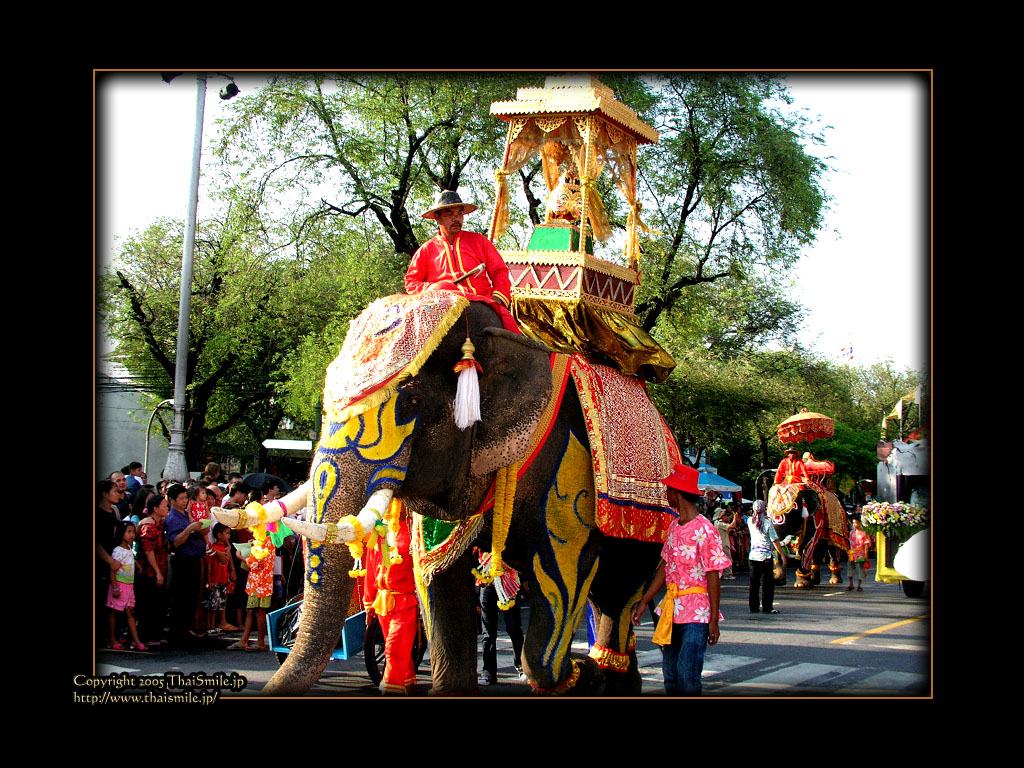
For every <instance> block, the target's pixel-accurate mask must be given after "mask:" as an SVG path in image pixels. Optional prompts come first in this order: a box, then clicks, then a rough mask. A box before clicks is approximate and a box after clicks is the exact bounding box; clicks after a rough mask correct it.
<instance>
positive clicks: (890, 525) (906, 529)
mask: <svg viewBox="0 0 1024 768" xmlns="http://www.w3.org/2000/svg"><path fill="white" fill-rule="evenodd" d="M860 522H861V526H862V527H863V528H864V530H865V531H866V532H867V533H869V534H871V535H872V536H874V535H875V534H876V533H881V534H883V535H885V536H899V537H901V538H909V537H910V536H913V535H914V534H915V533H917V532H918V531H922V530H924V529H925V528H927V527H928V510H927V509H925V508H924V507H919V506H917V505H916V504H908V503H907V502H905V501H897V502H895V503H893V504H890V503H889V502H888V501H873V502H871V503H870V504H865V505H864V507H863V508H862V509H861V515H860Z"/></svg>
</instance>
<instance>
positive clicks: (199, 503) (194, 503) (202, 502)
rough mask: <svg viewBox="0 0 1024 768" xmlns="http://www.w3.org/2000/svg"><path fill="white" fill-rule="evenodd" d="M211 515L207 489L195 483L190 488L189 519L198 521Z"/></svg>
mask: <svg viewBox="0 0 1024 768" xmlns="http://www.w3.org/2000/svg"><path fill="white" fill-rule="evenodd" d="M209 517H210V507H209V506H208V505H207V503H206V489H205V488H204V487H203V486H201V485H193V486H192V487H191V488H189V489H188V519H189V520H190V521H192V522H194V523H196V522H199V521H200V520H207V519H209Z"/></svg>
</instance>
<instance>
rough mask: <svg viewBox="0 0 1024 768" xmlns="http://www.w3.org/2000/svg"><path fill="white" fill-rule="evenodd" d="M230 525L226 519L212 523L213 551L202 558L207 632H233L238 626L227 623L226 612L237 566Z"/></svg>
mask: <svg viewBox="0 0 1024 768" xmlns="http://www.w3.org/2000/svg"><path fill="white" fill-rule="evenodd" d="M230 547H231V529H230V528H228V527H227V526H226V525H224V524H223V523H217V524H216V525H214V526H213V547H212V548H213V552H212V554H210V555H207V557H206V558H205V559H204V560H203V569H204V577H205V578H204V584H205V585H206V587H205V591H204V593H203V608H204V609H206V634H207V635H219V634H220V633H221V632H234V631H236V630H237V629H238V627H236V626H234V625H232V624H228V622H227V619H226V617H225V615H224V613H225V609H226V607H227V595H228V585H229V584H230V583H231V582H233V581H234V580H235V578H236V577H235V566H234V563H233V562H232V561H231V553H230V551H229V548H230Z"/></svg>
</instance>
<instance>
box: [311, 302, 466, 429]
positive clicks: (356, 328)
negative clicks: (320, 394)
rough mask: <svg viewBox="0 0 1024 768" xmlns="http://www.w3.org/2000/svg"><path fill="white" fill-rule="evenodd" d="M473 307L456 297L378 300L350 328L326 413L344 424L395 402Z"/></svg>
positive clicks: (334, 368)
mask: <svg viewBox="0 0 1024 768" xmlns="http://www.w3.org/2000/svg"><path fill="white" fill-rule="evenodd" d="M468 306H469V300H468V299H466V298H464V297H462V296H460V295H459V294H457V293H453V292H451V291H428V292H427V293H421V294H417V295H415V296H408V295H406V294H396V295H394V296H385V297H384V298H381V299H377V301H375V302H373V303H372V304H371V305H370V306H368V307H367V308H366V309H364V310H363V311H362V313H361V314H360V315H359V316H358V317H356V318H355V319H353V320H352V322H351V323H350V324H349V328H348V334H347V335H346V336H345V343H344V344H343V345H342V347H341V352H339V353H338V356H337V357H336V358H335V359H334V362H333V363H331V364H330V366H328V368H327V380H326V383H325V384H324V410H325V411H326V412H327V415H328V416H329V417H330V418H331V419H332V420H333V421H335V422H337V423H339V424H344V423H345V422H346V421H348V420H349V419H351V418H353V417H354V416H357V415H359V414H360V413H363V412H364V411H367V410H369V409H370V408H373V407H376V406H378V405H380V404H381V403H383V402H384V401H385V400H387V399H388V398H389V397H391V396H392V395H393V394H394V393H395V392H396V391H397V390H398V385H399V383H400V382H401V381H403V380H404V379H406V378H408V377H410V376H415V375H416V374H417V373H418V372H419V370H420V368H421V367H422V366H423V364H424V363H425V362H426V361H427V358H429V357H430V355H431V354H433V352H434V350H435V349H437V346H438V344H440V343H441V339H443V338H444V336H445V334H446V333H448V331H449V330H451V328H452V326H453V325H454V324H455V321H456V320H458V318H459V316H460V315H461V314H462V312H463V311H464V310H465V309H466V307H468Z"/></svg>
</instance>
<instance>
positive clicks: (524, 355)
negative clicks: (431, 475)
mask: <svg viewBox="0 0 1024 768" xmlns="http://www.w3.org/2000/svg"><path fill="white" fill-rule="evenodd" d="M476 357H477V359H478V360H479V361H480V363H481V365H482V366H483V369H484V370H483V374H482V376H481V378H480V419H481V421H480V422H479V423H477V424H476V425H475V426H474V428H473V429H474V433H473V448H472V452H471V457H472V465H471V472H472V474H473V476H474V477H480V476H482V475H487V474H490V473H492V472H496V471H497V470H499V469H500V468H501V467H507V466H509V465H510V464H512V463H513V462H516V461H520V460H522V459H525V458H526V455H527V453H528V451H529V449H530V440H531V438H532V437H533V433H534V431H535V430H536V428H537V425H538V424H539V423H540V418H541V414H542V413H543V412H544V408H545V407H546V406H547V404H548V400H549V399H550V398H551V366H550V357H551V351H550V350H549V349H548V348H547V347H545V346H544V345H543V344H539V343H537V342H535V341H532V340H531V339H528V338H526V337H525V336H519V335H518V334H515V333H510V332H509V331H506V330H504V329H501V328H487V329H486V330H485V331H484V332H483V334H482V336H481V338H480V340H479V342H478V344H477V354H476Z"/></svg>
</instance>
